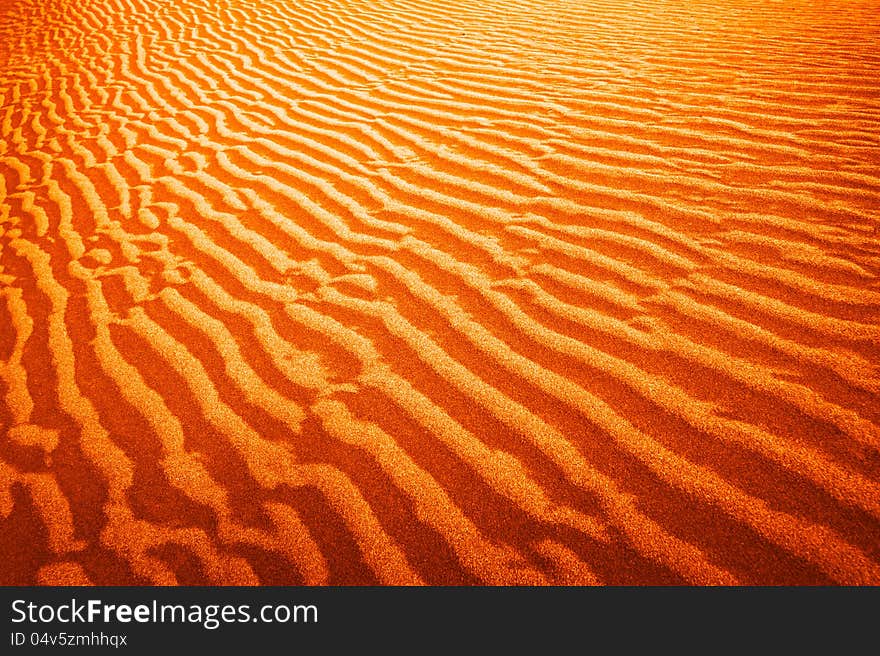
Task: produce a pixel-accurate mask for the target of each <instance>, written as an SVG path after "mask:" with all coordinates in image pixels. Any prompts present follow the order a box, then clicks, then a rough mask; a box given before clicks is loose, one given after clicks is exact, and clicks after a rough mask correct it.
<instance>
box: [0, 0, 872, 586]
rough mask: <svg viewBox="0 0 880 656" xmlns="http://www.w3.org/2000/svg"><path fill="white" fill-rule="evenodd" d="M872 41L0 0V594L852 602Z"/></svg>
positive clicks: (571, 1) (859, 545)
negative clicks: (260, 591) (782, 593)
mask: <svg viewBox="0 0 880 656" xmlns="http://www.w3.org/2000/svg"><path fill="white" fill-rule="evenodd" d="M878 17H880V2H878V1H876V0H873V1H871V0H854V1H847V0H830V1H829V2H806V1H801V0H793V1H787V2H768V1H767V0H722V1H721V2H720V3H719V2H714V1H713V2H709V1H708V0H707V1H705V2H703V1H693V2H691V1H688V2H684V1H672V0H669V1H664V0H644V1H643V2H623V1H617V0H600V1H598V2H586V1H584V2H581V1H578V0H528V1H527V0H465V1H461V2H439V1H436V0H351V1H349V0H341V1H335V0H314V1H307V0H249V1H246V2H240V1H238V0H2V1H0V135H2V136H0V173H2V175H0V432H2V435H3V439H2V442H0V583H3V584H26V583H40V584H58V583H94V584H147V583H150V584H194V583H213V584H258V583H263V584H298V583H306V584H368V583H379V584H421V583H428V584H440V583H451V584H458V583H463V584H477V583H480V584H547V583H549V584H593V583H607V584H620V583H636V584H641V583H659V584H666V583H670V584H671V583H686V582H687V583H697V584H716V583H744V584H746V583H747V584H755V583H758V584H777V583H797V584H807V583H839V584H878V583H880V404H878V392H880V371H878V355H880V321H878V317H880V314H878V310H880V277H878V274H880V168H878V165H880V51H878V47H877V43H878V34H880V20H878Z"/></svg>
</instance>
